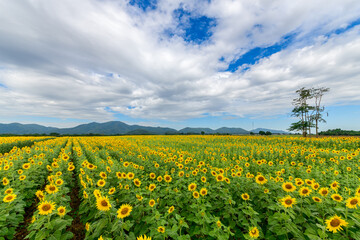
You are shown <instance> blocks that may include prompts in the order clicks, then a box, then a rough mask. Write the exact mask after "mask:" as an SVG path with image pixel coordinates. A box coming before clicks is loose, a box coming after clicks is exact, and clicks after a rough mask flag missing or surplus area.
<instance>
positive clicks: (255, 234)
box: [249, 227, 259, 239]
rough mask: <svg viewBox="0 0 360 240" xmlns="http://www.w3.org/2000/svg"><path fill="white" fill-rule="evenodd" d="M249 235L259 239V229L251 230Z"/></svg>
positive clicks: (253, 228)
mask: <svg viewBox="0 0 360 240" xmlns="http://www.w3.org/2000/svg"><path fill="white" fill-rule="evenodd" d="M249 235H250V237H251V238H253V239H256V238H258V237H259V229H257V227H252V228H250V230H249Z"/></svg>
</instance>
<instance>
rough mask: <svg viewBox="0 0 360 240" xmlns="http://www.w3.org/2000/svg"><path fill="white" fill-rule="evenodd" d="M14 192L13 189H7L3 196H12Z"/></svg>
mask: <svg viewBox="0 0 360 240" xmlns="http://www.w3.org/2000/svg"><path fill="white" fill-rule="evenodd" d="M13 192H14V189H12V188H8V189H6V190H5V192H4V193H5V194H12V193H13Z"/></svg>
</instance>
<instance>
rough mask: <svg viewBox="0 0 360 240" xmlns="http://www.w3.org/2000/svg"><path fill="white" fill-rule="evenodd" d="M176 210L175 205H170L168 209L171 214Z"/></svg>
mask: <svg viewBox="0 0 360 240" xmlns="http://www.w3.org/2000/svg"><path fill="white" fill-rule="evenodd" d="M174 210H175V207H174V206H171V207H169V209H168V213H169V214H170V213H172V212H173V211H174Z"/></svg>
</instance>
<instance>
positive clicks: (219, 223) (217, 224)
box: [216, 220, 221, 228]
mask: <svg viewBox="0 0 360 240" xmlns="http://www.w3.org/2000/svg"><path fill="white" fill-rule="evenodd" d="M216 226H217V227H218V228H221V222H220V220H218V221H217V222H216Z"/></svg>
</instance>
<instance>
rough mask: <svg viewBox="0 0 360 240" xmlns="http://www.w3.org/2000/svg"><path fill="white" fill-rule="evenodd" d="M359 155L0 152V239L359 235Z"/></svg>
mask: <svg viewBox="0 0 360 240" xmlns="http://www.w3.org/2000/svg"><path fill="white" fill-rule="evenodd" d="M30 140H31V139H30ZM0 141H3V142H4V143H5V142H6V141H7V140H3V139H1V140H0ZM0 146H1V145H0ZM359 153H360V139H359V138H330V137H329V138H321V139H305V138H300V137H288V136H284V137H259V136H256V137H253V136H246V137H245V136H136V137H135V136H134V137H132V136H127V137H67V138H56V139H48V140H43V141H38V142H34V144H33V145H32V146H27V147H22V148H17V147H14V148H13V149H12V150H11V151H9V152H8V153H4V154H2V155H0V179H1V180H2V184H1V186H0V197H1V199H2V200H3V201H2V202H1V203H0V239H1V238H3V239H22V238H24V237H25V236H26V237H27V238H29V239H36V240H37V239H140V240H141V239H150V237H151V239H256V238H259V239H349V238H350V239H351V238H352V239H360V220H359V219H360V212H359V208H358V207H360V188H359V186H360V179H359V176H360V175H359V172H360V165H359V161H360V157H359ZM31 209H33V211H31ZM29 214H30V215H29ZM21 226H26V227H25V229H24V228H22V227H21ZM74 234H75V235H74Z"/></svg>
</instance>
